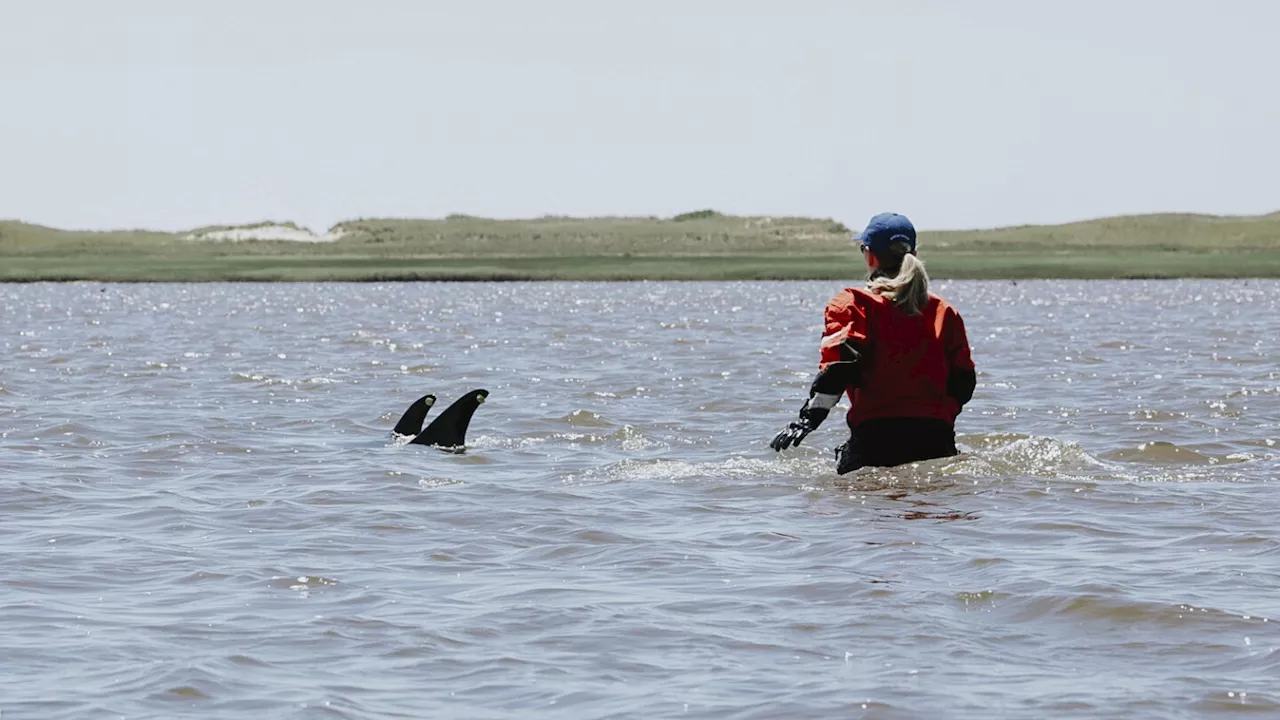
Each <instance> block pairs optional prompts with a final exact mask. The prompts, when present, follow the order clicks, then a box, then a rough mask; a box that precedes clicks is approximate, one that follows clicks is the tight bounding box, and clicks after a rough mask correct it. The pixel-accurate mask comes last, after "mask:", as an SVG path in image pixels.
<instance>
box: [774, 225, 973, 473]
mask: <svg viewBox="0 0 1280 720" xmlns="http://www.w3.org/2000/svg"><path fill="white" fill-rule="evenodd" d="M854 241H855V242H857V243H858V247H859V249H861V251H862V254H863V257H864V258H865V260H866V263H867V272H868V280H867V286H866V288H865V289H864V288H846V289H844V290H841V291H840V292H839V293H837V294H836V296H835V297H834V298H832V299H831V302H829V303H828V304H827V309H826V311H825V313H824V314H825V319H826V328H825V329H824V330H823V335H822V345H821V359H820V362H819V365H818V375H817V377H816V378H815V379H814V381H813V384H812V385H811V386H810V388H809V399H808V400H807V401H806V402H805V403H804V406H803V407H802V408H800V417H799V419H797V420H796V421H795V422H792V423H791V424H790V425H788V426H787V429H785V430H783V431H782V432H780V433H778V435H777V437H775V438H774V439H773V441H772V442H771V443H770V447H772V448H773V449H774V450H777V451H779V452H780V451H782V450H784V449H786V448H788V447H791V446H793V445H799V444H800V441H801V440H803V439H804V438H805V436H806V435H808V434H809V433H811V432H813V431H814V430H815V429H817V427H818V426H819V425H821V424H822V421H823V420H825V419H826V418H827V414H828V413H829V412H830V410H831V408H832V407H834V406H835V404H836V403H837V402H839V401H840V395H841V394H842V393H848V395H849V402H850V404H851V405H852V407H851V408H850V409H849V412H848V414H847V415H846V417H845V420H846V421H847V422H848V425H849V430H850V432H851V436H850V438H849V440H848V441H846V442H845V443H844V444H843V445H841V446H840V447H839V448H837V449H836V472H838V473H839V474H841V475H843V474H845V473H847V472H851V471H853V470H856V469H858V468H860V467H865V466H868V465H871V466H891V465H901V464H903V463H909V462H918V461H921V460H930V459H933V458H940V457H948V456H951V455H955V454H956V433H955V421H956V417H957V416H958V415H959V414H960V409H961V408H962V407H964V405H965V403H967V402H969V399H970V398H972V397H973V389H974V386H975V385H976V384H977V376H976V373H975V371H974V365H973V360H972V358H970V356H969V340H968V338H967V337H966V336H965V331H964V320H963V319H962V318H961V317H960V313H958V312H956V309H955V308H953V307H951V306H950V305H948V304H947V302H946V301H945V300H943V299H942V298H940V297H938V296H937V295H934V294H932V293H930V292H929V275H928V274H927V273H926V272H925V269H924V263H922V262H921V261H920V259H919V258H917V257H916V229H915V226H913V225H912V224H911V221H910V220H908V219H907V218H906V217H905V216H902V215H898V214H897V213H882V214H880V215H876V216H875V217H873V218H871V221H870V222H869V223H868V224H867V227H866V229H865V230H863V231H862V232H861V233H859V234H857V235H855V236H854Z"/></svg>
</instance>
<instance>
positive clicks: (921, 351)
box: [819, 288, 974, 428]
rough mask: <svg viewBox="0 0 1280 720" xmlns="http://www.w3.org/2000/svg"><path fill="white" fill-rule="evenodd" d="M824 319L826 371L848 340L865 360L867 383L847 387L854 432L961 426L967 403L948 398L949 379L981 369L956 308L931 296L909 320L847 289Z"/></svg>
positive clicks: (876, 298)
mask: <svg viewBox="0 0 1280 720" xmlns="http://www.w3.org/2000/svg"><path fill="white" fill-rule="evenodd" d="M825 317H826V329H825V330H824V331H823V335H822V360H821V364H820V365H819V369H820V370H821V369H823V368H826V366H827V365H829V364H830V363H833V362H838V361H839V360H841V357H840V345H841V344H842V343H844V342H845V341H850V344H851V345H852V346H853V347H855V348H857V349H858V351H859V353H860V354H861V355H862V358H861V360H860V361H859V363H858V366H859V370H860V371H861V372H860V375H861V378H862V382H861V384H860V386H859V387H856V388H855V387H849V388H848V389H847V392H848V395H849V401H850V403H851V404H852V406H853V407H851V408H850V409H849V413H848V415H847V418H846V419H847V420H848V422H849V427H851V428H856V427H857V426H858V425H859V424H861V423H862V422H865V421H867V420H872V419H875V418H884V417H917V418H936V419H940V420H946V421H948V422H952V423H954V422H955V419H956V416H957V415H959V414H960V404H959V403H958V402H957V401H956V400H955V399H954V398H953V397H951V396H950V395H948V394H947V378H948V376H949V375H951V373H952V372H953V371H955V372H960V371H968V372H972V371H973V369H974V366H973V359H972V358H971V357H970V356H969V340H968V338H967V337H966V336H965V332H964V320H963V319H961V317H960V313H958V312H956V310H955V308H953V307H951V306H950V305H948V304H947V302H946V301H945V300H943V299H942V298H940V297H938V296H937V295H933V294H930V295H929V302H928V304H926V305H925V307H924V309H923V310H922V311H921V313H920V314H919V315H916V316H910V315H907V314H906V313H905V312H904V311H903V310H902V309H900V308H898V307H897V306H895V305H894V304H893V302H892V301H890V300H888V299H886V298H884V297H881V296H880V295H876V294H875V293H872V292H869V291H867V290H862V289H860V288H846V289H845V290H842V291H840V292H839V293H838V294H837V295H836V296H835V297H834V298H832V299H831V302H830V303H828V304H827V309H826V313H825ZM970 389H972V385H971V386H970Z"/></svg>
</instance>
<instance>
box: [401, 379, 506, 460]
mask: <svg viewBox="0 0 1280 720" xmlns="http://www.w3.org/2000/svg"><path fill="white" fill-rule="evenodd" d="M487 397H489V391H488V390H472V391H471V392H469V393H467V394H466V395H463V396H462V397H460V398H458V399H457V400H456V401H454V403H453V404H452V405H450V406H449V407H447V408H445V411H444V412H442V413H440V416H439V417H437V418H436V419H435V420H432V421H431V424H430V425H428V426H427V429H426V430H423V431H422V432H421V433H419V434H418V437H416V438H414V439H413V441H412V444H413V445H436V446H439V447H445V448H453V447H462V446H464V445H466V444H467V425H468V424H470V423H471V415H472V414H473V413H475V411H476V408H478V407H480V405H481V403H483V402H484V400H485V398H487Z"/></svg>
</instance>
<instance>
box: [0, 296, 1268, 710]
mask: <svg viewBox="0 0 1280 720" xmlns="http://www.w3.org/2000/svg"><path fill="white" fill-rule="evenodd" d="M837 289H838V288H837V287H836V286H835V285H833V284H830V283H671V284H666V283H634V284H498V285H493V284H466V285H455V284H398V285H331V284H300V285H250V284H244V285H219V284H211V285H136V286H135V285H108V286H100V285H90V284H75V285H21V286H18V285H8V286H0V303H2V305H0V349H2V350H3V353H2V354H0V518H2V520H0V641H2V645H3V652H2V653H0V714H2V715H0V716H2V717H3V718H4V720H10V718H72V717H74V718H80V717H128V718H170V717H177V716H199V717H218V718H223V717H225V718H244V717H335V718H383V717H467V718H469V719H478V718H507V717H512V718H514V717H529V716H538V717H574V718H604V717H610V718H615V717H616V718H621V717H635V718H649V717H668V716H682V717H698V718H726V717H734V718H774V717H851V716H852V717H863V716H865V717H876V718H937V717H948V718H988V717H1017V718H1039V717H1078V718H1095V717H1126V718H1183V717H1185V718H1193V717H1215V716H1219V715H1222V716H1234V715H1237V714H1238V713H1239V712H1241V711H1252V714H1254V715H1255V716H1258V717H1263V716H1280V650H1278V648H1280V620H1276V618H1280V530H1277V529H1276V527H1277V523H1276V518H1277V516H1278V515H1280V497H1278V496H1277V492H1276V490H1277V488H1276V487H1275V482H1274V481H1275V480H1276V478H1277V473H1278V471H1280V448H1278V447H1277V441H1278V440H1280V361H1278V360H1277V355H1278V352H1280V344H1278V343H1277V340H1276V338H1277V337H1278V336H1280V283H1276V282H1258V281H1250V282H1248V283H1246V284H1244V285H1241V284H1238V283H1224V282H1189V281H1187V282H1184V281H1177V282H1095V283H1085V282H1022V283H1018V284H1016V285H1014V284H1012V283H1007V282H989V283H981V282H955V283H942V284H940V285H939V287H938V289H939V290H940V291H941V292H942V293H943V294H944V295H945V296H946V297H947V298H948V299H949V300H951V301H952V302H953V304H955V305H956V306H957V307H958V308H959V309H960V310H961V311H962V312H963V313H964V314H965V317H966V320H967V322H968V325H969V330H970V335H971V340H972V343H973V345H974V354H975V358H976V360H977V362H978V366H979V370H980V376H979V383H980V384H979V387H978V391H977V394H976V398H975V401H974V402H973V404H972V405H971V406H970V408H969V409H968V410H967V411H966V412H965V413H964V415H962V416H961V420H960V432H961V434H962V437H961V439H962V442H963V445H964V446H965V448H966V450H967V452H966V453H965V454H964V455H962V456H961V457H958V458H953V459H947V460H942V461H935V462H930V463H923V464H920V465H918V466H912V467H904V468H897V469H892V470H864V471H860V472H859V473H858V474H855V475H854V476H851V477H845V478H839V477H837V476H835V475H834V474H833V472H832V470H831V465H832V463H831V457H830V452H829V448H831V447H833V446H835V445H836V444H838V443H839V442H840V441H841V440H843V435H842V432H841V428H840V427H839V423H837V422H831V423H828V425H827V426H824V427H823V428H822V429H820V430H819V431H818V432H817V433H815V434H814V435H811V436H810V438H809V440H808V441H806V444H805V446H803V447H801V448H800V449H798V450H796V451H792V452H790V453H788V454H786V455H784V456H781V457H779V456H776V455H775V454H773V453H772V452H771V451H770V450H769V449H768V448H767V445H766V443H767V440H768V438H769V437H770V436H771V435H772V434H773V433H774V432H775V431H776V430H777V429H778V428H780V427H781V426H782V425H784V424H785V423H786V422H787V421H788V420H789V419H790V418H791V417H792V415H793V414H794V412H795V410H796V408H797V407H798V405H799V403H800V401H801V400H802V398H803V394H804V392H805V390H806V389H807V387H808V381H809V378H810V373H811V371H812V370H813V364H814V362H815V359H816V343H817V336H818V333H819V332H820V315H821V308H822V305H823V303H824V302H825V301H826V299H827V298H828V297H830V295H831V294H832V293H833V292H834V291H835V290H837ZM474 387H485V388H488V389H489V390H490V391H491V392H492V395H491V396H490V398H489V402H488V403H487V404H485V405H484V406H483V407H481V408H480V410H479V412H478V413H477V414H476V417H475V419H474V421H473V422H472V426H471V438H470V439H471V443H470V444H471V448H470V450H469V451H468V453H467V454H465V455H460V456H459V455H448V454H444V453H441V452H438V451H434V450H430V449H424V448H420V447H398V446H396V445H394V444H392V443H390V442H389V441H388V432H389V430H390V428H391V426H392V425H393V424H394V422H395V420H396V418H397V417H398V416H399V414H400V412H401V411H403V410H404V409H405V407H407V406H408V404H409V403H410V401H412V400H413V399H414V398H416V397H417V396H419V395H421V394H423V393H426V392H434V393H436V394H437V395H439V396H440V397H441V399H442V401H443V400H446V399H451V398H453V397H456V396H458V395H461V394H462V393H463V392H465V391H466V390H469V389H471V388H474ZM441 407H442V406H441Z"/></svg>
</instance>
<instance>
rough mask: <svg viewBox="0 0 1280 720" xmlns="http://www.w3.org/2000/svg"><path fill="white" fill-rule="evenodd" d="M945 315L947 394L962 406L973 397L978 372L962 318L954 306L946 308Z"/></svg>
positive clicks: (944, 340)
mask: <svg viewBox="0 0 1280 720" xmlns="http://www.w3.org/2000/svg"><path fill="white" fill-rule="evenodd" d="M946 312H947V316H946V319H945V322H944V325H943V342H944V343H945V345H946V351H947V366H948V373H947V395H950V396H951V397H952V398H954V399H955V401H956V402H957V403H958V404H959V405H960V406H961V407H964V405H965V403H967V402H969V401H970V400H972V399H973V390H974V388H975V387H977V385H978V374H977V371H976V370H975V369H974V365H973V357H972V356H971V354H970V352H969V337H968V336H967V335H966V334H965V330H964V318H962V317H960V313H958V312H956V311H955V308H951V307H948V308H947V311H946Z"/></svg>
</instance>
